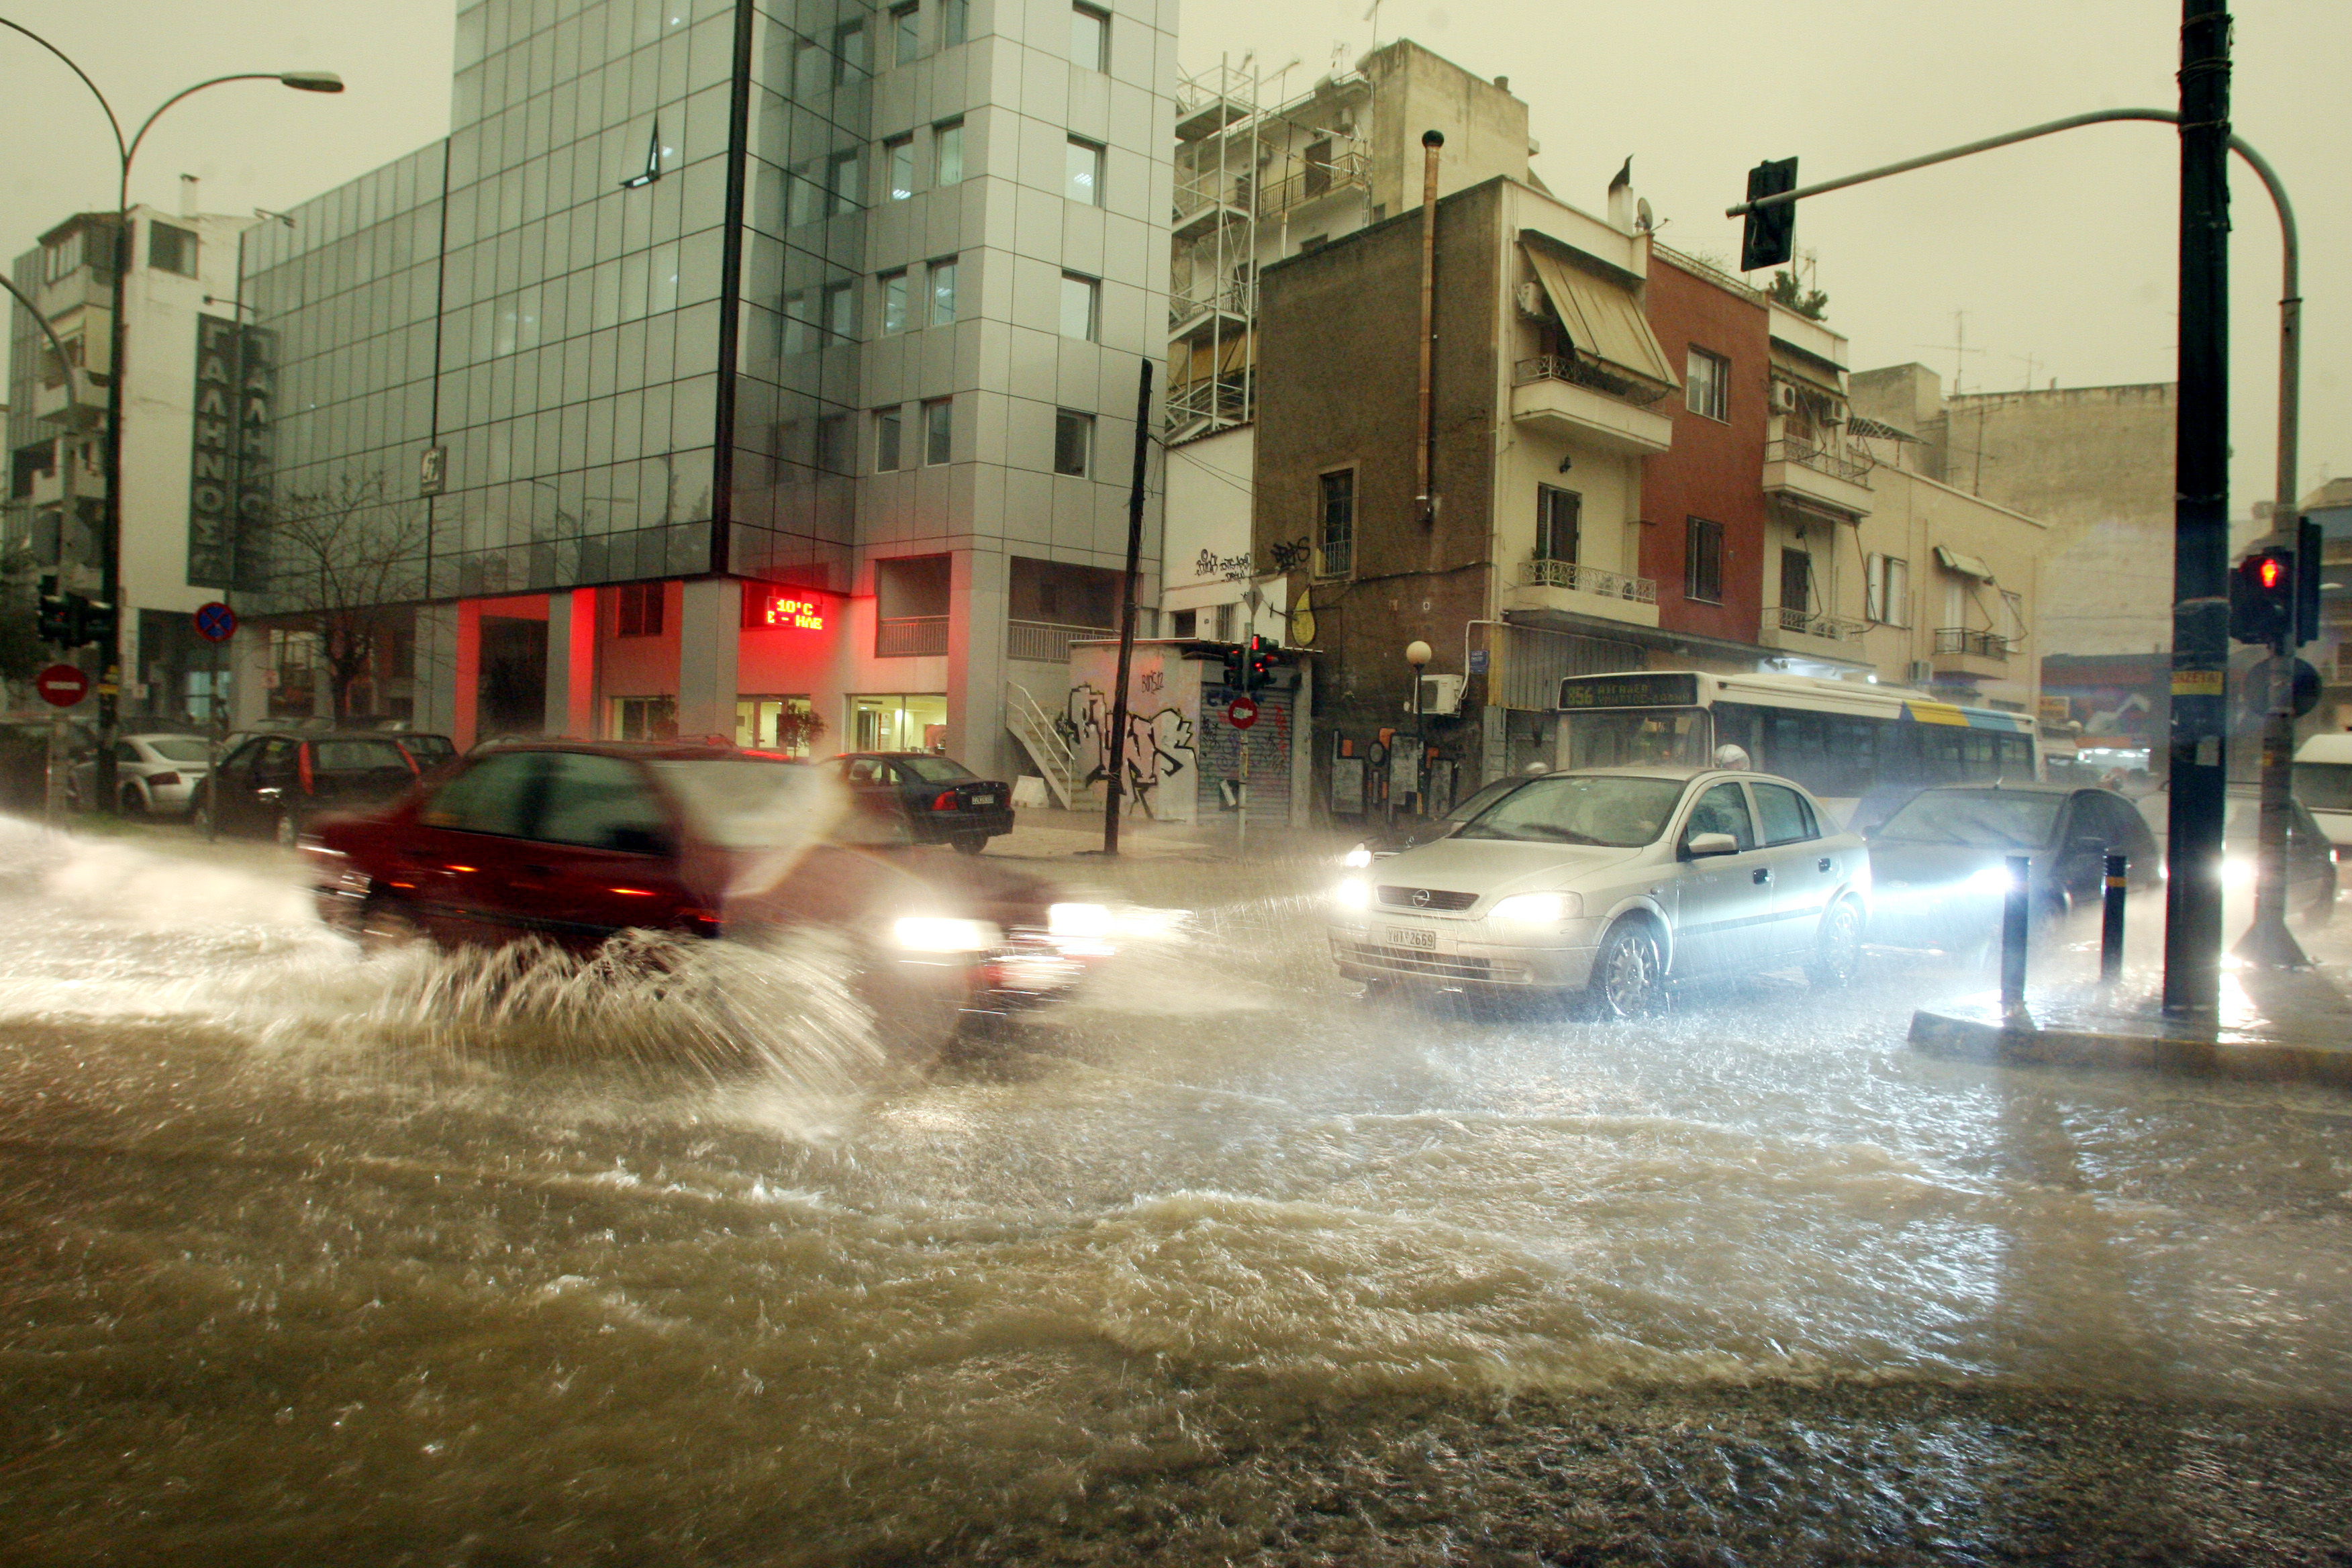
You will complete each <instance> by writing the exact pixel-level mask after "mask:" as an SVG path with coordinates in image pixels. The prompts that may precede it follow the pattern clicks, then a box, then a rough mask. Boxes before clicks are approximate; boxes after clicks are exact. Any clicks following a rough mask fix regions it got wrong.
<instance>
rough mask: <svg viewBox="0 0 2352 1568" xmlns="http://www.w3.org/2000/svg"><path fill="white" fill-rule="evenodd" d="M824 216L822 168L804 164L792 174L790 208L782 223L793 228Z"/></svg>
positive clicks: (818, 165) (822, 166)
mask: <svg viewBox="0 0 2352 1568" xmlns="http://www.w3.org/2000/svg"><path fill="white" fill-rule="evenodd" d="M823 216H824V165H822V164H819V163H806V164H803V165H802V166H801V167H799V168H797V169H794V170H793V174H792V198H791V206H790V209H789V210H788V211H787V213H786V215H785V217H784V221H785V222H786V223H787V224H790V225H791V226H793V227H794V228H798V227H799V226H801V225H803V224H807V223H814V222H816V220H817V219H819V218H821V217H823Z"/></svg>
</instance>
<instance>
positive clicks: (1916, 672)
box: [1903, 658, 1936, 686]
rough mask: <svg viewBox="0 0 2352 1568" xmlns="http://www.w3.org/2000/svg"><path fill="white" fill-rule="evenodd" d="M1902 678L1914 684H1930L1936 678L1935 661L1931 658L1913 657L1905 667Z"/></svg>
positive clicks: (1933, 682)
mask: <svg viewBox="0 0 2352 1568" xmlns="http://www.w3.org/2000/svg"><path fill="white" fill-rule="evenodd" d="M1903 679H1905V680H1906V681H1908V682H1910V683H1911V684H1912V685H1914V686H1932V685H1933V684H1935V680H1936V666H1935V662H1934V661H1933V660H1932V659H1925V658H1915V659H1913V660H1912V661H1911V662H1910V664H1909V665H1908V666H1906V668H1905V669H1904V674H1903Z"/></svg>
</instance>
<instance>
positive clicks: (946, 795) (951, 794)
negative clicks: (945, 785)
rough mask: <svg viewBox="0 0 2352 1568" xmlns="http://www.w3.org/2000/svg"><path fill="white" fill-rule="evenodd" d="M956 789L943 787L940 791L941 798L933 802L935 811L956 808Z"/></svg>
mask: <svg viewBox="0 0 2352 1568" xmlns="http://www.w3.org/2000/svg"><path fill="white" fill-rule="evenodd" d="M955 804H956V796H955V791H953V790H951V789H943V790H941V791H940V798H939V799H937V800H935V801H933V802H931V809H932V810H933V811H953V810H954V809H955Z"/></svg>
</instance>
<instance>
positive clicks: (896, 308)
mask: <svg viewBox="0 0 2352 1568" xmlns="http://www.w3.org/2000/svg"><path fill="white" fill-rule="evenodd" d="M875 281H877V283H879V284H881V286H882V335H883V336H884V337H886V338H887V337H888V336H890V335H891V334H892V333H894V332H903V331H906V330H907V275H906V273H905V272H903V271H899V272H885V273H884V274H882V276H881V277H880V278H878V279H875Z"/></svg>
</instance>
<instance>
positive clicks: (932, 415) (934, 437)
mask: <svg viewBox="0 0 2352 1568" xmlns="http://www.w3.org/2000/svg"><path fill="white" fill-rule="evenodd" d="M954 449H955V399H954V398H952V397H934V398H932V399H931V400H930V401H929V402H928V403H926V404H924V405H923V461H924V462H926V463H933V464H936V463H944V462H947V461H949V460H950V457H951V455H952V453H953V451H954Z"/></svg>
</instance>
